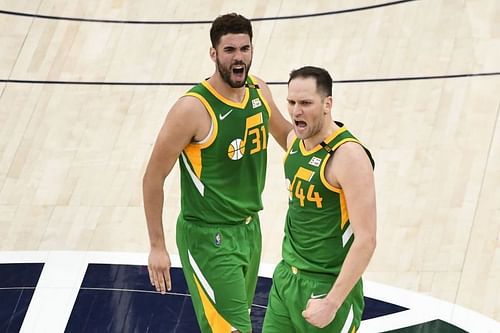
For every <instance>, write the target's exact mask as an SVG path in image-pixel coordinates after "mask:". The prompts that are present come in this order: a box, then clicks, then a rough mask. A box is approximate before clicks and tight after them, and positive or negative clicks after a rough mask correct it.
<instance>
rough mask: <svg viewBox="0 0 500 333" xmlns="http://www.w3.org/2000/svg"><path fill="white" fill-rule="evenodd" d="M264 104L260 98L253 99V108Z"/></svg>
mask: <svg viewBox="0 0 500 333" xmlns="http://www.w3.org/2000/svg"><path fill="white" fill-rule="evenodd" d="M261 105H262V102H261V101H260V99H258V98H254V99H252V108H254V109H256V108H258V107H259V106H261Z"/></svg>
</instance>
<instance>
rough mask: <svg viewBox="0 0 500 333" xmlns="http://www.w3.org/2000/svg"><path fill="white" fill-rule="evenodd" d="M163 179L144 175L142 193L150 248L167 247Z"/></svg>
mask: <svg viewBox="0 0 500 333" xmlns="http://www.w3.org/2000/svg"><path fill="white" fill-rule="evenodd" d="M164 180H165V179H164V178H162V177H153V176H151V175H150V174H147V173H146V175H144V178H143V184H142V191H143V200H144V212H145V215H146V222H147V227H148V235H149V242H150V246H151V247H152V248H153V247H156V248H158V247H160V248H161V247H165V236H164V234H163V223H162V219H163V217H162V215H163V199H164V193H163V182H164Z"/></svg>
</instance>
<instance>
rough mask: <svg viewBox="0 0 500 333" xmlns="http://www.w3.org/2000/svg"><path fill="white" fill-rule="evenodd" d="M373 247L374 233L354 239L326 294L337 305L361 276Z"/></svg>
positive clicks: (374, 241)
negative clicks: (337, 274)
mask: <svg viewBox="0 0 500 333" xmlns="http://www.w3.org/2000/svg"><path fill="white" fill-rule="evenodd" d="M375 247H376V239H375V236H374V235H373V236H372V235H367V236H365V237H358V238H356V239H355V240H354V242H353V244H352V246H351V248H350V250H349V253H348V254H347V257H346V259H345V261H344V263H343V265H342V269H341V270H340V274H339V276H338V278H337V280H336V281H335V283H334V285H333V287H332V289H331V290H330V292H329V293H328V295H327V296H326V297H327V298H328V299H329V300H330V301H331V302H332V303H334V304H336V305H337V307H340V305H341V304H342V303H343V302H344V300H345V298H346V297H347V295H348V294H349V292H350V291H351V289H352V288H353V287H354V285H355V284H356V283H357V282H358V280H359V279H360V278H361V275H362V274H363V272H364V271H365V269H366V267H367V266H368V263H369V262H370V259H371V257H372V255H373V252H374V251H375Z"/></svg>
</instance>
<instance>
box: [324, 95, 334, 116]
mask: <svg viewBox="0 0 500 333" xmlns="http://www.w3.org/2000/svg"><path fill="white" fill-rule="evenodd" d="M323 106H324V108H325V114H326V113H330V111H331V110H332V106H333V97H332V96H326V97H325V100H324V101H323Z"/></svg>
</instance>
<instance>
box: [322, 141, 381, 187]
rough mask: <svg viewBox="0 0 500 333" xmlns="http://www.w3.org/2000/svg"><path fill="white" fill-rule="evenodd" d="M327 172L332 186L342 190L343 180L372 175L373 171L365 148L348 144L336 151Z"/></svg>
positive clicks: (351, 143)
mask: <svg viewBox="0 0 500 333" xmlns="http://www.w3.org/2000/svg"><path fill="white" fill-rule="evenodd" d="M325 172H326V174H325V176H326V179H327V180H328V182H329V183H330V184H332V185H333V186H335V187H338V188H342V182H343V179H347V178H349V177H356V176H358V177H359V176H361V175H366V174H372V173H373V169H372V165H371V162H370V158H369V157H368V155H367V153H366V151H365V149H364V148H363V146H361V144H359V143H357V142H346V143H344V144H342V145H340V146H339V147H338V148H337V149H336V150H335V153H334V154H333V157H332V158H331V159H330V160H329V161H328V164H327V166H326V170H325Z"/></svg>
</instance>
